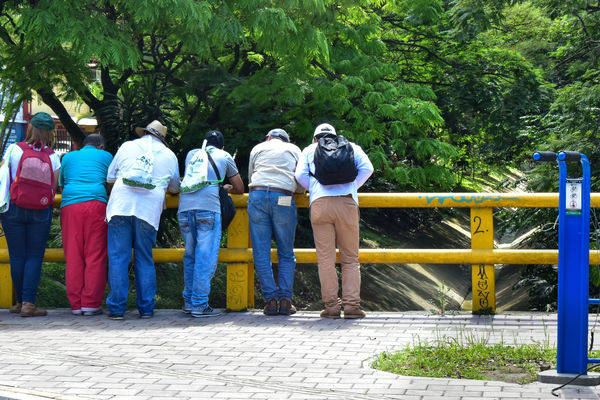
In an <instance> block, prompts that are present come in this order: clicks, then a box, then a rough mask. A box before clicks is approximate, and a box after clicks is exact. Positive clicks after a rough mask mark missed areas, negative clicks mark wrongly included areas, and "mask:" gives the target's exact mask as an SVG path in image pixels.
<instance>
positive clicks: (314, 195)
mask: <svg viewBox="0 0 600 400" xmlns="http://www.w3.org/2000/svg"><path fill="white" fill-rule="evenodd" d="M350 144H351V145H352V148H353V149H354V163H355V164H356V168H358V175H357V176H356V179H354V181H353V182H350V183H342V184H339V185H321V184H320V183H319V181H318V180H317V179H316V178H315V177H314V176H312V175H310V172H312V173H313V174H314V173H315V162H314V154H315V149H316V147H317V143H313V144H311V145H310V146H308V147H306V148H305V149H304V150H302V153H301V154H300V159H299V160H298V166H297V167H296V174H295V175H296V180H297V181H298V183H300V184H301V185H302V186H303V187H305V188H307V189H308V191H309V193H310V204H312V202H313V201H315V200H316V199H318V198H320V197H326V196H343V195H347V194H351V195H352V198H353V199H354V201H355V202H356V204H358V193H357V192H358V188H360V187H361V186H362V185H364V183H365V182H366V181H367V179H369V177H370V176H371V174H372V173H373V164H371V161H370V160H369V157H368V156H367V155H366V154H365V152H364V151H363V149H362V148H361V147H360V146H359V145H357V144H355V143H350Z"/></svg>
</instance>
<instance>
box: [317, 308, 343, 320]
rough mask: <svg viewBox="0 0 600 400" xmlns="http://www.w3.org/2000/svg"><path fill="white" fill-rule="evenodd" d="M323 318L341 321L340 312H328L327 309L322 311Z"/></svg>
mask: <svg viewBox="0 0 600 400" xmlns="http://www.w3.org/2000/svg"><path fill="white" fill-rule="evenodd" d="M321 318H331V319H339V318H340V310H337V311H335V310H328V309H327V308H326V309H324V310H323V311H321Z"/></svg>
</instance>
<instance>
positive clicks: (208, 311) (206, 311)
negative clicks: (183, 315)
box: [191, 306, 221, 318]
mask: <svg viewBox="0 0 600 400" xmlns="http://www.w3.org/2000/svg"><path fill="white" fill-rule="evenodd" d="M191 314H192V317H194V318H206V317H216V316H217V315H221V310H219V309H213V308H212V307H211V306H206V307H204V308H203V309H202V310H201V311H192V313H191Z"/></svg>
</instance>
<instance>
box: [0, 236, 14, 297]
mask: <svg viewBox="0 0 600 400" xmlns="http://www.w3.org/2000/svg"><path fill="white" fill-rule="evenodd" d="M7 248H8V246H7V245H6V237H5V236H4V229H2V226H1V225H0V249H7ZM12 305H13V285H12V278H11V277H10V264H0V308H10V307H12Z"/></svg>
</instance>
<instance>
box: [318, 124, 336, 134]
mask: <svg viewBox="0 0 600 400" xmlns="http://www.w3.org/2000/svg"><path fill="white" fill-rule="evenodd" d="M321 133H329V134H332V135H337V133H335V128H334V127H333V126H331V125H329V124H321V125H319V126H317V127H316V128H315V133H314V134H313V137H315V136H317V135H319V134H321Z"/></svg>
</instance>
